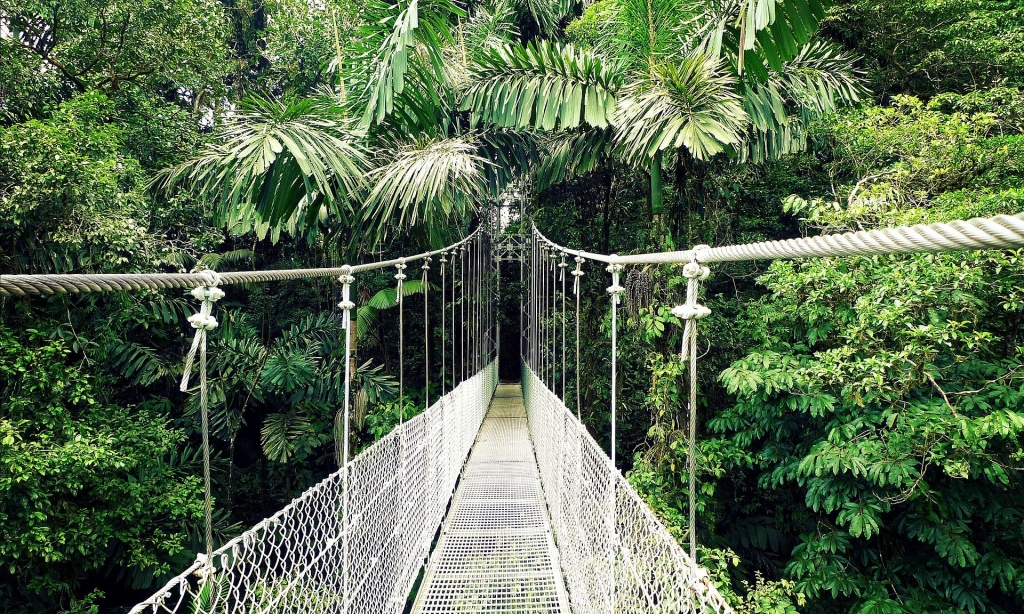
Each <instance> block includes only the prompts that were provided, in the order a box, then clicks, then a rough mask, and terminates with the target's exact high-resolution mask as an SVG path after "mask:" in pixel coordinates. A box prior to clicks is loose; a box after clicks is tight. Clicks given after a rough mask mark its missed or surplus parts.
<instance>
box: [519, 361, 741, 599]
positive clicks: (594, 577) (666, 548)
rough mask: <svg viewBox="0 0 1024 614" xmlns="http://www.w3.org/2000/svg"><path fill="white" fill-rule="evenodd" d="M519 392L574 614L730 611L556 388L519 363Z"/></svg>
mask: <svg viewBox="0 0 1024 614" xmlns="http://www.w3.org/2000/svg"><path fill="white" fill-rule="evenodd" d="M523 396H524V398H525V401H526V413H527V417H528V419H529V425H530V436H531V437H532V439H533V446H534V450H535V451H536V453H537V464H538V466H539V468H540V477H541V483H542V484H543V489H544V495H545V498H546V499H547V503H548V510H549V511H550V513H551V524H552V527H553V528H554V533H555V540H556V542H557V545H558V553H559V557H560V560H561V563H562V572H563V573H564V575H565V579H566V581H567V583H568V585H569V600H570V602H571V604H572V610H573V612H574V613H577V614H582V613H590V612H595V613H602V612H614V613H616V614H619V613H636V614H651V613H659V614H680V613H690V612H701V613H704V612H716V613H718V614H726V613H729V614H731V613H732V608H731V607H729V605H728V604H727V603H726V602H725V600H724V599H723V598H722V596H721V595H720V594H719V592H718V590H717V589H716V588H715V587H714V585H712V584H711V582H710V580H709V579H708V575H707V572H706V571H705V570H704V569H702V568H700V567H698V566H697V565H696V564H695V563H694V561H693V560H692V559H691V558H690V557H689V555H687V554H686V553H685V552H684V551H683V549H682V548H681V547H680V546H679V544H678V543H677V542H676V540H675V539H673V537H672V536H671V535H670V534H669V532H668V530H667V529H665V527H664V526H663V525H662V524H661V522H659V521H658V519H657V518H655V516H654V514H653V513H652V512H651V510H650V508H649V507H648V506H647V505H646V504H645V503H644V502H643V501H642V500H641V499H640V495H638V494H637V492H636V490H634V489H633V487H632V486H631V485H630V484H629V482H627V481H626V479H625V478H624V477H623V476H622V474H621V473H619V471H618V470H616V469H615V467H614V466H613V465H612V462H611V459H609V458H608V455H607V454H605V453H604V451H603V450H602V449H601V447H600V446H599V445H598V444H597V442H596V441H594V439H593V438H592V437H591V436H590V434H589V433H588V432H587V430H586V428H585V427H583V425H581V424H580V422H579V421H578V420H577V419H576V416H574V415H573V413H572V412H571V411H569V409H568V408H567V407H566V406H565V404H564V403H563V402H562V400H561V399H559V398H558V397H557V396H556V395H555V393H553V392H551V390H549V389H548V388H547V387H546V386H545V385H544V382H542V381H541V380H540V379H539V378H538V377H537V376H536V375H534V374H533V371H531V370H530V368H529V367H528V366H526V365H525V364H524V366H523Z"/></svg>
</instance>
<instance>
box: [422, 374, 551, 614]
mask: <svg viewBox="0 0 1024 614" xmlns="http://www.w3.org/2000/svg"><path fill="white" fill-rule="evenodd" d="M412 611H413V613H414V614H439V613H442V612H445V613H448V612H467V613H468V612H516V613H526V612H552V613H555V612H558V613H565V614H568V613H569V606H568V599H567V596H566V592H565V583H564V581H563V579H562V573H561V569H560V567H559V562H558V551H557V550H556V549H555V543H554V539H553V538H552V534H551V523H550V520H549V518H548V511H547V506H546V505H545V503H544V494H543V492H542V491H541V483H540V474H539V473H538V471H537V461H536V459H535V457H534V454H533V444H532V443H531V442H530V433H529V429H528V428H527V424H526V409H525V407H524V405H523V391H522V387H521V386H519V385H518V384H514V385H512V384H503V385H499V386H498V388H497V390H496V391H495V395H494V399H493V400H492V401H491V406H490V409H489V411H488V412H487V416H486V418H485V419H484V421H483V425H482V426H481V427H480V433H479V435H477V438H476V443H474V445H473V449H472V451H471V452H470V456H469V461H468V462H467V463H466V466H465V469H464V470H463V474H462V480H461V482H460V483H459V487H458V489H457V490H456V491H455V495H454V497H453V499H452V504H451V508H450V509H449V511H448V516H447V518H445V521H444V524H443V525H442V527H441V537H440V539H439V540H438V542H437V546H436V547H435V548H434V551H433V552H432V553H431V556H430V563H429V564H428V565H427V569H426V572H425V573H424V576H423V584H422V585H421V587H420V590H419V593H418V595H417V597H416V603H415V605H414V606H413V610H412Z"/></svg>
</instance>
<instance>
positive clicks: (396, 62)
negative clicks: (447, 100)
mask: <svg viewBox="0 0 1024 614" xmlns="http://www.w3.org/2000/svg"><path fill="white" fill-rule="evenodd" d="M368 4H369V6H368V9H376V10H377V11H378V12H379V13H380V14H381V16H382V17H381V19H379V20H378V21H377V22H376V23H373V24H371V25H370V26H368V27H366V28H364V29H363V36H364V38H365V39H366V41H367V42H366V43H364V44H371V45H373V44H376V52H375V53H374V54H373V56H372V59H369V61H367V60H366V59H364V62H363V64H364V65H366V66H368V67H370V68H371V69H372V73H371V74H370V75H369V82H368V87H367V93H366V101H367V103H366V108H365V111H364V112H363V116H362V120H361V122H360V126H362V127H364V128H365V127H369V126H370V125H372V124H374V123H377V124H379V123H381V122H383V121H384V118H385V117H387V116H388V115H389V114H390V113H391V112H392V111H394V109H395V97H396V96H397V95H400V94H402V93H403V92H404V91H405V89H406V87H405V86H406V83H405V78H406V74H407V72H408V70H409V67H410V65H411V63H412V62H414V61H416V57H415V54H414V52H415V50H416V48H417V47H419V49H420V50H422V51H423V52H424V53H425V55H426V65H428V66H430V67H431V68H432V70H433V71H434V74H435V76H436V79H435V80H428V81H427V82H426V85H427V86H428V88H429V90H428V92H429V95H430V96H431V97H433V98H436V97H437V92H436V90H435V87H436V86H435V85H434V81H436V82H438V83H439V82H440V81H441V79H442V78H443V65H444V57H443V50H444V48H445V47H446V46H447V45H448V44H450V43H451V42H452V40H453V36H452V32H451V22H452V20H453V19H455V18H461V17H465V11H463V10H462V9H461V8H459V6H457V5H456V4H454V3H453V2H450V1H449V0H430V1H429V2H422V1H421V0H410V2H409V3H408V4H407V5H405V7H404V8H403V7H402V6H401V5H398V4H396V5H393V6H391V7H389V8H388V9H386V10H384V11H381V10H380V8H381V6H382V4H381V3H379V2H376V3H368Z"/></svg>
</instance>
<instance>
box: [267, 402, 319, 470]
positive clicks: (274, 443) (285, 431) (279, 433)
mask: <svg viewBox="0 0 1024 614" xmlns="http://www.w3.org/2000/svg"><path fill="white" fill-rule="evenodd" d="M312 429H313V426H312V424H311V423H310V420H309V418H308V417H306V416H304V415H302V414H300V413H298V412H296V411H291V412H288V413H276V414H270V415H269V416H267V417H266V418H265V419H264V420H263V428H261V429H260V443H261V444H262V445H263V452H264V454H266V455H267V458H269V459H270V460H272V461H277V462H280V463H285V462H288V459H289V458H291V456H292V454H294V453H295V440H297V439H299V438H300V437H302V436H304V435H306V434H308V433H309V432H310V431H312Z"/></svg>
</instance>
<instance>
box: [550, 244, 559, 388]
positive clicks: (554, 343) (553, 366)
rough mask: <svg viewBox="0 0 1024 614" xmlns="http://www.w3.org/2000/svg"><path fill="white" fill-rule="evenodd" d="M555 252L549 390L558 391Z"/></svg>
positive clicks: (552, 267) (552, 265)
mask: <svg viewBox="0 0 1024 614" xmlns="http://www.w3.org/2000/svg"><path fill="white" fill-rule="evenodd" d="M556 264H557V263H556V262H555V252H551V262H550V268H551V285H550V286H549V287H550V288H551V311H550V312H549V313H551V318H550V323H551V337H550V338H551V389H552V390H557V389H558V379H557V375H558V367H557V363H558V267H557V266H555V265H556Z"/></svg>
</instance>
